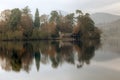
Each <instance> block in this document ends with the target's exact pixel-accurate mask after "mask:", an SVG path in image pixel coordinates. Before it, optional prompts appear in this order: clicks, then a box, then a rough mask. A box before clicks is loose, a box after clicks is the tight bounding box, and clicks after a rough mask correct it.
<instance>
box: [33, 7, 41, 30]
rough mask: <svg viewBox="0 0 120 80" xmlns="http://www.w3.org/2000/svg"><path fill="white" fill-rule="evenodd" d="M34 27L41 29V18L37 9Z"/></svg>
mask: <svg viewBox="0 0 120 80" xmlns="http://www.w3.org/2000/svg"><path fill="white" fill-rule="evenodd" d="M34 26H35V27H37V28H38V27H40V18H39V11H38V9H36V12H35V21H34Z"/></svg>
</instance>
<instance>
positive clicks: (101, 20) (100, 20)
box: [91, 13, 120, 24]
mask: <svg viewBox="0 0 120 80" xmlns="http://www.w3.org/2000/svg"><path fill="white" fill-rule="evenodd" d="M91 18H92V19H93V20H94V22H95V24H106V23H110V22H113V21H116V20H118V19H120V16H118V15H113V14H108V13H95V14H92V15H91Z"/></svg>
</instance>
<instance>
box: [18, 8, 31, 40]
mask: <svg viewBox="0 0 120 80" xmlns="http://www.w3.org/2000/svg"><path fill="white" fill-rule="evenodd" d="M20 24H21V28H22V29H23V36H25V37H27V38H28V37H30V36H31V35H32V29H33V20H32V17H31V13H30V9H29V8H28V6H27V7H25V8H24V9H23V10H22V16H21V22H20Z"/></svg>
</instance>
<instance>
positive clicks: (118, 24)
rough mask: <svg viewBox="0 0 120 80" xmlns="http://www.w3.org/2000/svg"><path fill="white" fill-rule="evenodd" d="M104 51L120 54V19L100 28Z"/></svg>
mask: <svg viewBox="0 0 120 80" xmlns="http://www.w3.org/2000/svg"><path fill="white" fill-rule="evenodd" d="M100 29H101V30H102V43H103V44H104V49H109V50H110V51H113V52H117V53H120V49H119V48H120V19H119V20H117V21H114V22H111V23H107V24H104V25H101V26H100Z"/></svg>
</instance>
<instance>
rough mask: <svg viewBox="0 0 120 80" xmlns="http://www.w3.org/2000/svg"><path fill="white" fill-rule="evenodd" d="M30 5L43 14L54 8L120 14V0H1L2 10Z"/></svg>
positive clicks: (33, 9) (68, 10)
mask: <svg viewBox="0 0 120 80" xmlns="http://www.w3.org/2000/svg"><path fill="white" fill-rule="evenodd" d="M25 6H29V8H30V9H31V11H32V13H34V12H35V9H36V8H38V9H39V12H40V13H41V14H43V13H46V14H47V13H50V11H52V10H62V11H65V12H74V11H75V10H76V9H80V10H82V11H83V12H88V13H96V12H107V13H112V14H117V15H120V0H0V11H2V10H4V9H12V8H20V9H22V8H24V7H25Z"/></svg>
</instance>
